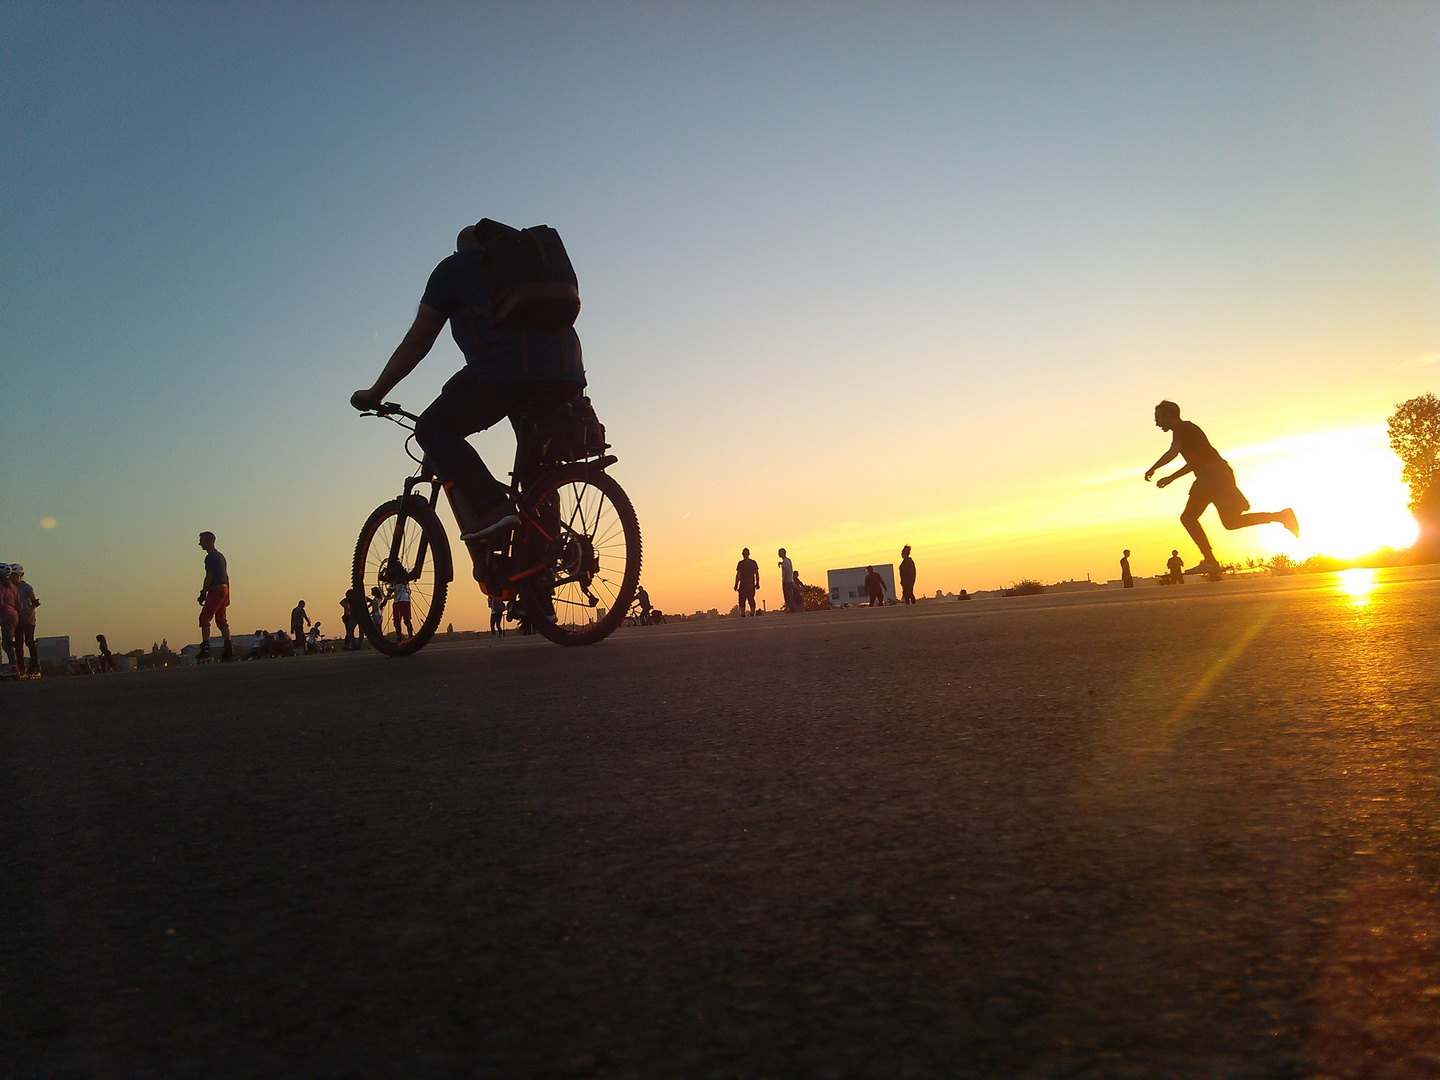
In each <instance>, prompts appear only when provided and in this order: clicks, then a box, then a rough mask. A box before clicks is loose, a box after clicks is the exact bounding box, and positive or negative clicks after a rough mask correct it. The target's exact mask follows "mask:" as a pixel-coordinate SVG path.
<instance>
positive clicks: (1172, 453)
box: [1145, 439, 1180, 481]
mask: <svg viewBox="0 0 1440 1080" xmlns="http://www.w3.org/2000/svg"><path fill="white" fill-rule="evenodd" d="M1179 453H1180V440H1179V439H1172V440H1170V449H1169V450H1166V451H1165V453H1163V454H1161V455H1160V458H1159V460H1158V461H1156V462H1155V464H1154V465H1151V466H1150V468H1148V469H1146V470H1145V479H1146V480H1147V481H1148V480H1149V479H1150V478H1151V477H1152V476H1154V475H1155V472H1156V470H1157V469H1163V468H1164V467H1165V466H1166V465H1169V464H1170V462H1172V461H1174V460H1175V458H1176V456H1177V455H1179ZM1175 475H1177V476H1178V475H1180V474H1179V473H1176V474H1175Z"/></svg>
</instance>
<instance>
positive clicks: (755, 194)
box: [0, 4, 1440, 647]
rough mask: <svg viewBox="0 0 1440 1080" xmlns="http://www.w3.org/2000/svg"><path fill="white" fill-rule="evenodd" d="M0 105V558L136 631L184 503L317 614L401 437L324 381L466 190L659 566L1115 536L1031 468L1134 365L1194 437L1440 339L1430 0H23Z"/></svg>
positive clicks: (1014, 556) (1155, 504) (1438, 90)
mask: <svg viewBox="0 0 1440 1080" xmlns="http://www.w3.org/2000/svg"><path fill="white" fill-rule="evenodd" d="M0 145H3V146H4V148H5V150H4V153H3V155H0V185H3V187H0V190H3V200H0V201H3V209H0V256H3V258H0V275H3V287H0V373H3V378H4V382H5V386H6V400H7V402H8V409H7V417H8V419H7V421H6V422H5V425H4V430H5V431H6V438H5V440H4V442H5V448H4V450H3V451H0V462H3V463H4V472H5V475H6V477H7V485H6V494H5V496H4V497H3V503H0V506H3V510H0V559H4V558H8V559H13V560H18V561H22V562H24V563H25V564H26V566H27V570H28V571H29V572H30V576H31V578H32V580H33V581H34V583H35V585H36V587H37V589H38V590H39V591H40V593H41V595H42V597H44V598H45V599H46V600H47V606H46V607H45V608H44V609H43V610H42V624H41V632H42V633H70V634H72V635H74V636H76V637H77V638H78V637H81V636H90V635H93V633H95V632H96V631H105V632H107V633H110V634H111V637H112V641H115V642H116V643H117V644H119V645H121V646H124V647H130V646H133V645H137V644H144V645H146V646H148V645H149V642H150V641H151V640H153V639H155V638H159V637H160V636H162V635H164V636H168V637H169V638H170V640H171V642H172V644H174V643H176V642H177V641H183V640H189V639H190V637H191V636H192V635H193V629H192V627H193V622H194V610H195V609H194V604H193V598H194V594H195V592H196V590H197V588H198V584H199V578H200V553H199V551H198V549H197V548H195V547H194V544H195V539H194V538H195V534H196V533H197V532H198V531H200V530H201V529H204V528H210V529H213V530H214V531H215V532H216V533H217V534H219V536H220V547H221V549H222V550H223V551H225V552H226V554H227V555H228V556H229V558H230V561H231V566H232V576H233V577H234V578H235V590H234V591H235V607H234V609H233V610H234V616H235V619H236V621H237V624H239V625H237V629H239V628H242V627H243V628H244V629H251V628H253V627H254V626H265V627H267V628H273V627H274V626H278V625H280V624H282V623H283V621H284V619H285V615H286V613H288V611H289V609H290V606H291V605H292V604H293V603H294V601H295V599H297V598H299V597H301V596H304V597H305V598H306V599H307V600H309V601H310V604H311V607H312V609H315V610H318V611H319V612H320V613H321V614H322V617H323V618H325V619H327V621H328V622H329V623H331V624H337V623H338V611H337V610H336V608H335V601H336V600H338V598H339V596H340V593H341V592H342V591H343V588H344V582H345V578H346V573H347V567H348V559H349V551H350V547H351V545H352V544H353V538H354V535H355V533H356V532H357V531H358V527H359V525H360V523H361V521H362V520H363V519H364V517H365V515H366V513H367V512H368V511H369V509H370V508H371V507H373V506H374V505H375V504H376V503H378V502H379V501H381V500H382V499H383V498H385V497H387V496H389V495H390V494H392V493H393V491H394V489H395V487H396V486H397V484H398V480H399V478H400V477H401V475H402V474H403V472H402V468H401V466H402V465H403V463H404V462H403V459H402V458H401V456H400V453H399V444H398V442H397V441H396V440H395V439H394V438H393V437H392V436H391V435H390V433H389V432H388V430H384V429H382V427H381V426H380V425H378V424H376V423H375V422H373V421H370V422H362V421H361V420H359V419H356V418H355V417H354V416H353V414H351V413H350V412H349V410H348V408H347V406H346V399H347V397H348V395H349V393H350V391H351V390H353V389H354V388H356V387H359V386H363V385H368V383H369V382H370V381H371V379H372V378H373V377H374V374H375V372H376V371H377V370H378V368H379V366H380V364H381V363H382V362H383V360H384V358H385V356H386V355H387V354H388V352H389V350H390V349H391V348H393V346H394V344H395V342H396V341H397V340H398V338H399V336H400V334H401V333H402V332H403V331H404V329H405V327H406V326H407V325H408V322H409V319H410V318H411V316H412V315H413V313H414V308H415V304H416V302H417V301H418V299H419V296H420V292H421V290H422V288H423V285H424V282H425V279H426V277H427V275H428V273H429V271H430V269H431V268H432V267H433V265H434V264H435V262H437V261H438V260H439V259H440V258H441V257H443V256H444V255H445V254H446V253H447V252H448V251H449V250H451V248H452V245H453V238H454V234H455V232H456V231H457V229H458V228H459V226H460V225H462V224H465V223H466V222H469V221H473V220H475V219H476V218H478V217H480V216H482V215H485V216H490V217H495V218H499V219H501V220H506V221H510V222H512V223H514V224H517V225H523V224H533V223H536V222H542V221H543V222H548V223H549V224H552V225H554V226H556V227H557V228H559V229H560V230H561V232H562V234H563V235H564V237H565V239H566V242H567V245H568V247H569V248H570V251H571V254H572V258H573V260H574V262H575V264H576V266H577V269H578V271H579V274H580V278H581V291H582V296H583V297H584V302H585V310H584V312H583V313H582V315H581V321H580V324H579V330H580V333H581V336H582V339H583V341H584V344H585V351H586V362H587V367H588V369H589V371H590V375H591V382H592V396H593V398H594V399H595V402H596V405H597V408H598V409H599V410H600V412H601V415H602V419H604V420H605V422H606V424H607V426H608V428H609V429H610V432H611V435H612V437H613V440H614V442H615V443H616V445H617V448H618V452H619V454H620V457H621V463H620V465H619V466H618V467H617V470H616V472H617V475H618V476H619V477H620V478H621V480H622V482H624V483H625V485H626V486H627V488H629V489H630V490H631V493H632V495H633V496H634V498H635V501H636V503H637V506H638V508H639V509H640V512H641V516H642V524H643V525H644V526H645V530H646V536H647V545H646V547H647V580H648V584H649V588H650V591H651V593H652V595H653V596H655V597H656V602H657V603H661V604H662V606H665V607H670V608H683V609H689V608H692V607H710V606H712V605H720V606H725V607H728V605H729V603H730V602H731V600H732V599H733V597H732V596H731V595H730V594H729V593H728V592H727V589H728V585H729V576H730V574H731V570H730V569H729V567H731V566H733V563H734V559H735V558H736V557H738V549H739V547H740V546H741V545H742V544H748V545H749V546H751V547H752V548H754V549H756V550H757V551H760V552H766V551H770V550H773V549H774V548H775V547H776V546H777V545H778V544H785V543H788V544H789V546H790V547H791V549H792V552H795V553H796V554H797V555H799V554H800V553H801V552H802V551H803V552H804V553H805V554H804V555H803V556H801V558H800V559H797V561H800V562H801V563H802V565H804V566H807V567H809V568H810V569H811V571H812V572H811V575H810V578H809V579H810V580H820V579H821V571H822V570H823V568H824V567H823V565H822V564H824V563H827V562H830V561H832V560H833V563H834V564H835V565H853V564H854V563H855V562H860V561H864V560H865V559H875V558H879V557H881V556H884V557H885V558H886V560H887V561H889V560H891V559H893V552H892V551H891V550H890V549H891V548H896V549H898V546H899V544H900V543H901V542H904V541H905V540H907V539H914V538H915V537H922V536H923V537H925V538H927V541H928V542H931V543H932V544H935V545H938V544H940V543H941V541H943V542H944V544H945V545H948V546H946V547H945V551H946V552H947V554H945V556H944V558H943V559H942V558H939V557H938V556H932V557H931V558H930V560H929V562H928V563H927V562H926V561H924V560H922V563H921V565H922V581H921V583H920V584H921V587H922V589H928V588H931V587H945V588H958V587H960V586H962V585H965V586H968V587H971V588H975V587H987V586H992V585H994V584H997V583H998V582H1000V581H1002V580H1009V579H1010V578H1013V577H1017V576H1022V575H1024V574H1026V573H1034V574H1036V575H1039V576H1047V575H1052V576H1070V575H1071V574H1076V575H1083V574H1084V573H1085V572H1087V570H1094V571H1097V572H1098V576H1102V577H1103V576H1105V571H1106V569H1107V568H1108V564H1109V561H1112V560H1111V557H1110V554H1109V551H1110V548H1111V547H1112V546H1113V545H1114V543H1115V542H1116V541H1117V540H1118V539H1121V538H1122V536H1121V534H1119V533H1116V534H1115V535H1113V536H1112V535H1111V534H1110V533H1107V532H1104V531H1103V530H1101V532H1096V531H1095V528H1094V527H1090V531H1089V532H1087V533H1086V534H1085V538H1084V539H1083V541H1082V539H1079V538H1075V537H1069V534H1068V533H1067V527H1066V523H1065V519H1064V516H1063V515H1064V514H1065V513H1067V512H1068V511H1067V510H1065V509H1064V508H1065V507H1072V506H1073V500H1071V501H1069V502H1067V501H1066V500H1064V499H1061V500H1059V501H1057V502H1056V503H1055V504H1054V505H1055V506H1056V508H1057V509H1056V511H1055V514H1052V515H1051V516H1050V519H1048V520H1047V519H1046V516H1045V514H1044V513H1043V512H1038V511H1035V509H1034V508H1035V507H1036V506H1039V507H1041V508H1042V511H1043V508H1044V507H1045V506H1046V505H1049V504H1047V503H1046V501H1045V500H1046V499H1047V498H1048V495H1047V492H1050V491H1051V490H1052V488H1053V487H1054V486H1055V485H1057V484H1059V485H1061V486H1064V484H1065V483H1067V482H1068V480H1067V478H1070V479H1075V480H1076V482H1077V483H1078V482H1079V478H1084V477H1089V476H1094V475H1101V474H1106V473H1108V472H1110V471H1112V470H1122V471H1123V470H1132V469H1134V468H1136V467H1139V468H1142V469H1143V467H1144V465H1146V464H1148V463H1149V461H1150V460H1152V459H1153V458H1154V457H1155V456H1157V455H1158V453H1159V451H1160V450H1162V449H1163V448H1164V445H1163V440H1161V441H1159V442H1158V443H1157V439H1160V436H1158V434H1157V433H1156V432H1155V431H1154V429H1153V428H1152V427H1151V426H1150V420H1149V411H1150V408H1151V406H1152V405H1153V404H1154V402H1155V400H1157V399H1158V398H1160V397H1162V396H1170V397H1174V398H1177V399H1178V400H1180V401H1181V402H1182V404H1184V405H1185V406H1186V411H1187V413H1189V414H1191V415H1194V416H1196V418H1197V419H1201V420H1202V422H1203V423H1204V424H1205V426H1206V428H1207V430H1209V431H1210V432H1211V434H1212V437H1214V438H1215V439H1216V441H1217V443H1219V444H1221V445H1222V448H1223V446H1226V445H1229V446H1235V445H1253V444H1258V443H1265V442H1268V441H1272V440H1277V439H1284V438H1289V437H1296V436H1302V435H1309V434H1312V433H1314V432H1320V431H1324V430H1327V429H1334V428H1346V429H1355V428H1359V427H1365V426H1371V427H1373V425H1375V424H1377V423H1380V422H1383V419H1384V417H1385V415H1386V414H1387V413H1388V411H1389V410H1390V409H1391V408H1392V407H1393V405H1394V403H1395V402H1396V401H1398V400H1400V399H1401V398H1403V397H1406V396H1410V395H1411V394H1413V393H1417V392H1420V391H1422V390H1426V389H1432V388H1434V386H1435V381H1436V374H1437V372H1440V364H1437V363H1436V362H1435V360H1434V359H1430V360H1427V359H1426V358H1427V357H1431V356H1432V355H1433V356H1436V357H1440V314H1437V313H1440V213H1437V210H1440V8H1437V7H1436V6H1435V5H1433V4H1429V5H1413V6H1406V5H1385V6H1383V7H1376V6H1369V5H1355V6H1337V5H1329V4H1327V5H1303V4H1297V5H1284V4H1273V5H1250V4H1235V5H1188V4H1173V5H1161V4H1145V5H1138V4H1123V5H1122V4H1114V5H1110V4H1059V5H1046V4H995V5H933V4H925V5H889V4H887V5H868V6H859V5H828V4H824V5H822V4H805V5H800V4H795V5H780V4H713V5H705V6H698V5H674V4H669V5H661V4H626V5H619V4H583V5H580V4H577V5H561V4H550V5H543V4H542V5H523V6H522V5H511V4H507V5H494V6H486V5H473V4H463V5H462V4H456V5H447V4H440V5H423V6H422V5H409V6H398V5H397V6H382V5H335V6H326V5H319V4H313V5H305V6H298V5H281V4H275V5H174V6H164V7H158V6H154V5H144V4H139V5H136V4H126V5H123V6H119V5H70V4H44V5H40V4H32V5H22V4H12V5H7V6H6V7H5V8H4V10H3V12H0ZM458 364H459V357H458V354H457V353H456V352H455V350H454V347H453V345H452V344H451V343H450V342H449V339H448V335H446V336H445V337H444V338H442V345H441V346H440V347H437V349H436V351H435V353H434V354H432V357H431V358H430V359H429V360H428V361H427V362H426V363H425V364H424V365H423V366H422V367H421V369H420V370H419V371H418V372H417V373H416V374H415V375H414V376H412V378H411V379H410V380H409V381H407V382H406V383H405V384H403V385H402V387H401V388H400V389H399V390H398V391H397V392H396V394H395V396H396V397H398V398H399V399H400V400H402V401H404V402H406V403H407V404H409V405H412V406H420V405H423V404H424V403H425V402H426V401H428V400H429V398H430V397H431V396H433V394H434V393H435V392H436V391H437V390H438V388H439V386H440V384H441V383H442V382H443V381H444V379H445V377H447V376H448V375H449V374H450V373H451V371H453V370H454V368H455V367H457V366H458ZM481 445H482V449H484V450H485V451H486V452H487V453H488V454H492V455H495V456H497V457H498V458H500V459H501V460H500V461H499V462H497V464H499V465H500V467H501V468H502V469H503V467H504V460H503V459H504V458H505V457H506V456H507V455H508V452H509V451H508V447H507V442H506V439H505V438H504V437H502V436H487V437H486V438H484V439H483V440H481ZM1126 475H1129V473H1128V472H1127V473H1126ZM1241 479H1242V485H1243V482H1244V479H1245V478H1244V475H1243V473H1242V477H1241ZM1138 490H1139V495H1138V497H1139V498H1141V499H1142V500H1143V499H1146V498H1148V499H1149V502H1148V503H1146V504H1145V505H1146V506H1147V507H1149V508H1150V509H1147V510H1145V511H1144V513H1146V514H1149V515H1152V516H1153V521H1151V522H1150V523H1149V524H1148V525H1145V526H1144V528H1145V529H1150V530H1151V531H1152V532H1154V535H1155V537H1156V543H1157V544H1159V543H1161V542H1162V537H1161V533H1160V532H1158V531H1155V530H1159V529H1160V528H1161V527H1162V524H1163V527H1164V529H1166V530H1169V531H1168V532H1166V533H1164V535H1166V536H1168V535H1170V533H1176V534H1177V535H1176V542H1177V543H1178V542H1180V541H1183V536H1180V535H1178V530H1177V529H1176V527H1175V526H1174V518H1175V515H1176V514H1177V513H1178V510H1179V502H1178V501H1177V500H1179V501H1183V497H1182V496H1176V495H1175V493H1174V492H1173V491H1171V492H1167V493H1165V494H1164V495H1157V494H1155V493H1154V491H1153V489H1146V488H1144V487H1143V486H1142V487H1141V488H1140V489H1138ZM1131 494H1132V495H1133V494H1134V493H1133V492H1132V493H1131ZM1127 497H1128V496H1127ZM1017 500H1018V501H1023V502H1025V503H1026V505H1027V506H1029V507H1030V510H1029V511H1027V513H1028V515H1029V516H1028V517H1025V518H1024V521H1023V522H1020V521H1019V519H1018V518H1017V519H1016V521H1017V524H1015V525H1014V528H1013V531H1014V532H1015V534H1016V535H1019V534H1021V533H1024V534H1025V537H1027V539H1025V540H1024V543H1021V542H1019V541H1016V542H1015V543H1013V544H1009V545H1008V546H1006V545H1002V547H1004V551H1002V553H1001V554H995V553H994V552H990V553H989V554H985V555H984V557H983V559H982V558H981V552H980V548H979V547H974V548H973V550H972V549H971V548H969V547H967V543H969V540H970V532H969V531H967V530H968V529H969V525H968V524H967V523H969V522H974V521H979V520H982V519H986V515H991V516H993V515H995V514H1000V515H1001V516H1002V517H1003V516H1004V514H1005V513H1006V512H1007V511H1005V508H1006V507H1008V506H1011V505H1012V504H1014V503H1015V502H1016V501H1017ZM1127 505H1128V504H1127ZM947 515H948V516H947ZM1056 515H1059V516H1058V517H1057V516H1056ZM1022 516H1023V515H1022ZM1102 516H1103V515H1102ZM48 518H53V519H54V521H55V525H54V527H53V528H48V529H47V528H42V527H41V526H40V524H39V523H40V522H41V520H42V519H48ZM1037 521H1039V522H1040V524H1036V522H1037ZM1092 525H1093V523H1092ZM987 527H989V526H987ZM1136 528H1139V526H1138V525H1137V526H1136ZM847 530H850V533H848V534H847ZM907 530H908V532H907ZM1004 531H1005V530H1004V528H1001V529H1000V532H1001V533H1004ZM1142 531H1143V530H1142ZM902 533H903V535H902ZM994 533H995V529H994V528H990V534H991V535H990V540H989V541H987V543H992V546H993V534H994ZM912 534H913V535H912ZM847 535H853V537H854V540H853V542H847V541H845V540H844V537H845V536H847ZM1124 535H1130V533H1125V534H1124ZM1146 535H1149V533H1147V534H1146ZM1067 537H1069V538H1067ZM837 538H840V539H837ZM977 543H978V541H977ZM847 544H848V546H847ZM986 551H989V549H988V548H987V549H986ZM1007 553H1008V554H1007ZM1022 554H1023V559H1022ZM919 555H920V551H919V550H918V544H917V557H919ZM1024 560H1029V561H1024ZM762 565H764V564H762ZM927 567H928V568H929V569H931V570H932V571H933V572H934V573H935V575H938V574H939V572H940V570H941V568H942V567H943V568H944V577H943V579H939V578H938V577H937V576H932V578H931V579H930V580H929V581H928V582H927V581H926V580H923V578H924V568H927ZM1157 569H1158V567H1157ZM1111 572H1113V571H1111ZM712 581H713V584H712ZM458 592H460V593H461V594H462V597H461V600H460V602H459V606H457V607H456V609H455V610H456V619H455V621H456V623H457V625H478V624H479V622H480V618H481V616H480V614H479V611H480V605H479V603H478V594H475V595H471V594H472V593H474V590H473V589H471V588H470V587H469V586H468V585H466V584H465V583H463V582H462V585H461V588H460V589H459V590H458ZM666 601H668V602H666Z"/></svg>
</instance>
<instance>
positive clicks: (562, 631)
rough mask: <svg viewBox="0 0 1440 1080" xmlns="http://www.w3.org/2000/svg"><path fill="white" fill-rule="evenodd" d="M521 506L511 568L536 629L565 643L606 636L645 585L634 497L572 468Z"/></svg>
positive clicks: (587, 470)
mask: <svg viewBox="0 0 1440 1080" xmlns="http://www.w3.org/2000/svg"><path fill="white" fill-rule="evenodd" d="M523 503H524V512H523V513H522V514H521V524H520V526H519V536H518V537H517V540H518V543H517V545H516V551H517V553H518V557H517V558H516V560H515V563H514V565H515V566H516V568H517V569H518V570H519V572H520V573H521V574H523V575H524V576H523V577H521V578H520V581H519V586H520V600H521V602H522V603H523V604H524V605H525V608H526V610H527V611H528V612H529V613H530V619H531V621H532V622H533V623H534V625H535V629H536V630H538V631H540V633H542V634H544V635H545V636H546V637H547V638H549V639H550V640H551V641H554V642H557V643H558V644H560V645H591V644H593V643H595V642H597V641H600V640H602V639H603V638H606V637H608V636H609V635H610V634H611V633H612V632H613V631H614V630H615V628H616V627H617V626H619V625H620V624H621V623H623V622H624V621H625V616H626V615H628V614H629V612H630V603H631V601H632V600H634V599H635V588H636V586H637V585H639V583H640V522H639V520H638V519H637V518H636V517H635V508H634V507H633V506H631V505H630V498H629V496H627V495H626V494H625V491H624V489H623V488H621V487H620V485H619V484H618V483H617V482H616V481H615V480H614V479H613V478H612V477H610V476H608V475H606V474H605V473H603V472H599V471H597V470H595V469H594V468H592V467H589V466H585V465H569V466H561V467H560V468H558V469H556V470H555V472H554V473H552V474H551V475H550V476H549V478H548V479H547V480H546V481H544V482H542V486H541V487H540V488H539V489H538V490H537V491H535V492H533V493H532V492H526V493H525V497H524V500H523Z"/></svg>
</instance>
